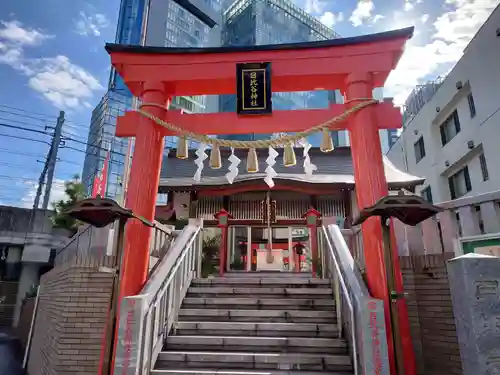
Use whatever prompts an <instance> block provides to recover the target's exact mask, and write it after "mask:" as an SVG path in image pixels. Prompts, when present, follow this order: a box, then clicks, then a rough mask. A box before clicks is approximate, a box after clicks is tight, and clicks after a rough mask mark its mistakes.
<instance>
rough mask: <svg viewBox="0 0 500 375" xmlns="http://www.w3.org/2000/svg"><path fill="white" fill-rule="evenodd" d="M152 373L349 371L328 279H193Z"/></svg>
mask: <svg viewBox="0 0 500 375" xmlns="http://www.w3.org/2000/svg"><path fill="white" fill-rule="evenodd" d="M152 374H155V375H160V374H196V375H202V374H204V375H205V374H227V375H229V374H231V375H284V374H287V375H288V374H297V375H313V374H318V375H319V374H327V375H347V374H351V375H352V374H353V367H352V361H351V358H350V357H349V355H348V348H347V344H346V342H345V340H344V339H342V338H339V337H338V332H337V322H336V313H335V302H334V298H333V294H332V289H331V287H330V284H329V282H328V281H327V280H320V279H313V278H310V275H309V274H293V273H282V274H275V273H235V274H231V273H229V274H227V276H225V277H222V278H212V279H198V280H194V281H193V282H192V284H191V286H190V288H189V290H188V293H187V296H186V298H185V299H184V301H183V304H182V307H181V310H180V312H179V317H178V321H177V322H176V323H175V324H174V327H173V331H172V332H171V334H170V336H169V337H168V339H167V342H166V344H165V346H164V348H163V351H162V352H161V353H160V354H159V356H158V359H157V361H156V364H155V369H154V370H153V371H152Z"/></svg>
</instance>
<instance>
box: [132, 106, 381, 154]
mask: <svg viewBox="0 0 500 375" xmlns="http://www.w3.org/2000/svg"><path fill="white" fill-rule="evenodd" d="M355 101H361V103H358V104H356V105H355V106H354V107H352V108H349V109H348V110H346V111H345V112H344V113H342V114H340V115H338V116H336V117H334V118H332V119H330V120H328V121H325V122H323V123H322V124H319V125H316V126H313V127H311V128H309V129H307V130H304V131H301V132H297V133H295V134H292V135H284V136H281V137H279V138H277V139H265V140H258V141H236V140H235V141H233V140H227V139H220V138H210V137H208V136H207V135H205V134H197V133H193V132H190V131H188V130H184V129H182V128H180V127H178V126H176V125H174V124H170V123H168V122H166V121H163V120H162V119H160V118H158V117H156V116H154V115H152V114H151V113H149V112H147V111H144V110H143V109H142V108H145V107H156V108H161V109H163V110H167V108H166V107H165V106H163V105H160V104H157V103H143V104H142V105H141V106H140V108H139V109H137V112H138V113H140V114H141V115H142V116H144V117H147V118H149V119H150V120H152V121H154V122H155V123H157V124H158V125H160V126H162V127H164V128H166V129H168V130H170V131H172V132H174V133H175V134H177V135H178V136H180V137H185V138H188V139H191V140H194V141H197V142H200V143H205V144H211V145H213V146H219V147H232V148H244V149H255V148H265V147H277V146H280V145H289V144H295V142H297V141H299V140H301V139H303V138H306V137H308V136H309V135H311V134H314V133H317V132H320V131H324V130H328V129H329V126H330V125H332V124H335V123H337V122H341V121H344V120H345V119H347V118H348V117H349V116H350V115H352V114H354V113H356V112H358V111H360V110H361V109H363V108H365V107H368V106H370V105H373V104H377V103H379V101H378V100H376V99H371V98H358V99H352V100H349V101H348V102H346V103H349V102H355ZM186 116H189V115H186Z"/></svg>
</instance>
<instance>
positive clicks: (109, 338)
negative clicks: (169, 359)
mask: <svg viewBox="0 0 500 375" xmlns="http://www.w3.org/2000/svg"><path fill="white" fill-rule="evenodd" d="M64 213H65V214H66V215H68V216H70V217H73V218H75V219H77V220H79V221H82V222H84V223H86V224H90V225H92V226H94V227H97V228H104V227H105V226H107V225H109V224H111V223H114V222H115V221H118V233H117V237H116V241H114V246H113V254H114V259H113V266H112V270H113V286H112V291H111V297H110V302H109V311H108V320H107V322H106V332H105V337H104V340H103V341H104V342H103V346H102V348H101V356H100V361H99V374H100V375H108V374H110V371H111V363H112V358H113V352H114V345H113V343H114V337H115V331H116V315H117V306H118V293H119V282H120V268H121V267H120V265H121V255H122V250H123V239H124V232H125V225H126V224H127V221H128V220H129V219H137V220H139V221H140V222H141V223H143V224H144V225H146V226H149V227H154V224H153V223H151V222H150V221H148V220H145V219H144V218H141V217H139V216H137V215H135V214H134V213H133V212H132V211H131V210H128V209H126V208H124V207H122V206H120V205H119V204H118V203H117V202H116V201H114V200H112V199H109V198H101V197H100V196H97V197H96V198H88V199H84V200H81V201H78V202H76V203H75V204H74V205H73V206H72V207H71V208H69V209H68V210H67V211H65V212H64Z"/></svg>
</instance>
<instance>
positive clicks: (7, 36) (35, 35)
mask: <svg viewBox="0 0 500 375" xmlns="http://www.w3.org/2000/svg"><path fill="white" fill-rule="evenodd" d="M0 24H2V26H3V28H2V29H0V39H2V40H4V41H6V42H9V43H12V44H21V45H31V46H33V45H37V44H40V43H41V42H43V41H44V40H46V39H49V38H52V36H51V35H48V34H45V33H43V32H42V31H41V30H35V29H30V28H23V27H22V25H21V23H20V22H18V21H0Z"/></svg>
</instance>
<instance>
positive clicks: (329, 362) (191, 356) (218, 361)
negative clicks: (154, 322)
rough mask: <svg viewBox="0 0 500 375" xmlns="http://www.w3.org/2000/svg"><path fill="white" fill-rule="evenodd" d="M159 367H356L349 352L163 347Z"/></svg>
mask: <svg viewBox="0 0 500 375" xmlns="http://www.w3.org/2000/svg"><path fill="white" fill-rule="evenodd" d="M155 367H156V368H160V369H161V368H165V369H166V368H207V367H208V368H219V369H262V370H263V369H267V370H308V371H325V370H326V371H352V364H351V359H350V358H349V356H348V355H333V354H314V353H250V352H214V351H206V352H186V351H162V352H160V354H159V356H158V359H157V362H156V366H155Z"/></svg>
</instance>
